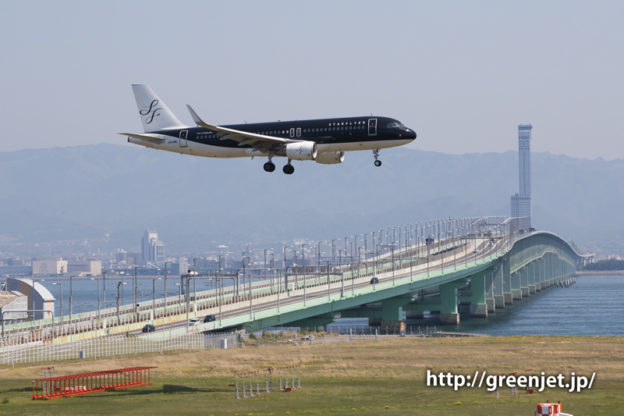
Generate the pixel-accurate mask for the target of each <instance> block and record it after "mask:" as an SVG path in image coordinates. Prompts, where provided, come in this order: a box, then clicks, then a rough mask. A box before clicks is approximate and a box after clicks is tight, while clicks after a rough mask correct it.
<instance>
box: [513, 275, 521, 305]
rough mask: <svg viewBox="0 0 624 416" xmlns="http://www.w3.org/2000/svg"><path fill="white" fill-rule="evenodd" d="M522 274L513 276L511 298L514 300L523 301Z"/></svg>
mask: <svg viewBox="0 0 624 416" xmlns="http://www.w3.org/2000/svg"><path fill="white" fill-rule="evenodd" d="M520 280H521V277H520V272H516V273H513V274H512V275H511V296H512V298H513V300H522V285H521V283H520Z"/></svg>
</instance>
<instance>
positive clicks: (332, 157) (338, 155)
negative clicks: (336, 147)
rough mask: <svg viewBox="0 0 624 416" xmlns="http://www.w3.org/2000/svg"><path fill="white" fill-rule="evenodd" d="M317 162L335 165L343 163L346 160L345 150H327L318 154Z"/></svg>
mask: <svg viewBox="0 0 624 416" xmlns="http://www.w3.org/2000/svg"><path fill="white" fill-rule="evenodd" d="M315 160H316V163H322V164H324V165H334V164H336V163H342V161H343V160H344V152H325V153H319V154H318V155H316V159H315Z"/></svg>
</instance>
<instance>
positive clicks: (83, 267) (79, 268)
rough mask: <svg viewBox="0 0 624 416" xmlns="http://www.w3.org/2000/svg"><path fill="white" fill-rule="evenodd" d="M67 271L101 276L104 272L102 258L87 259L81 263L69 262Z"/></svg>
mask: <svg viewBox="0 0 624 416" xmlns="http://www.w3.org/2000/svg"><path fill="white" fill-rule="evenodd" d="M67 272H68V273H70V274H80V275H82V276H99V275H101V274H102V260H87V261H84V262H80V263H69V264H68V265H67Z"/></svg>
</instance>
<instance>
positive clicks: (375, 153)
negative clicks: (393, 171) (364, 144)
mask: <svg viewBox="0 0 624 416" xmlns="http://www.w3.org/2000/svg"><path fill="white" fill-rule="evenodd" d="M373 157H374V158H375V166H377V167H379V166H381V160H379V149H375V150H373Z"/></svg>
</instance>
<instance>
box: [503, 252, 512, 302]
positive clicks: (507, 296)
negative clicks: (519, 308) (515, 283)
mask: <svg viewBox="0 0 624 416" xmlns="http://www.w3.org/2000/svg"><path fill="white" fill-rule="evenodd" d="M501 268H502V273H503V299H504V301H505V305H511V304H513V299H514V297H513V294H512V276H511V270H510V265H509V257H507V256H505V257H503V260H502V262H501Z"/></svg>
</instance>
